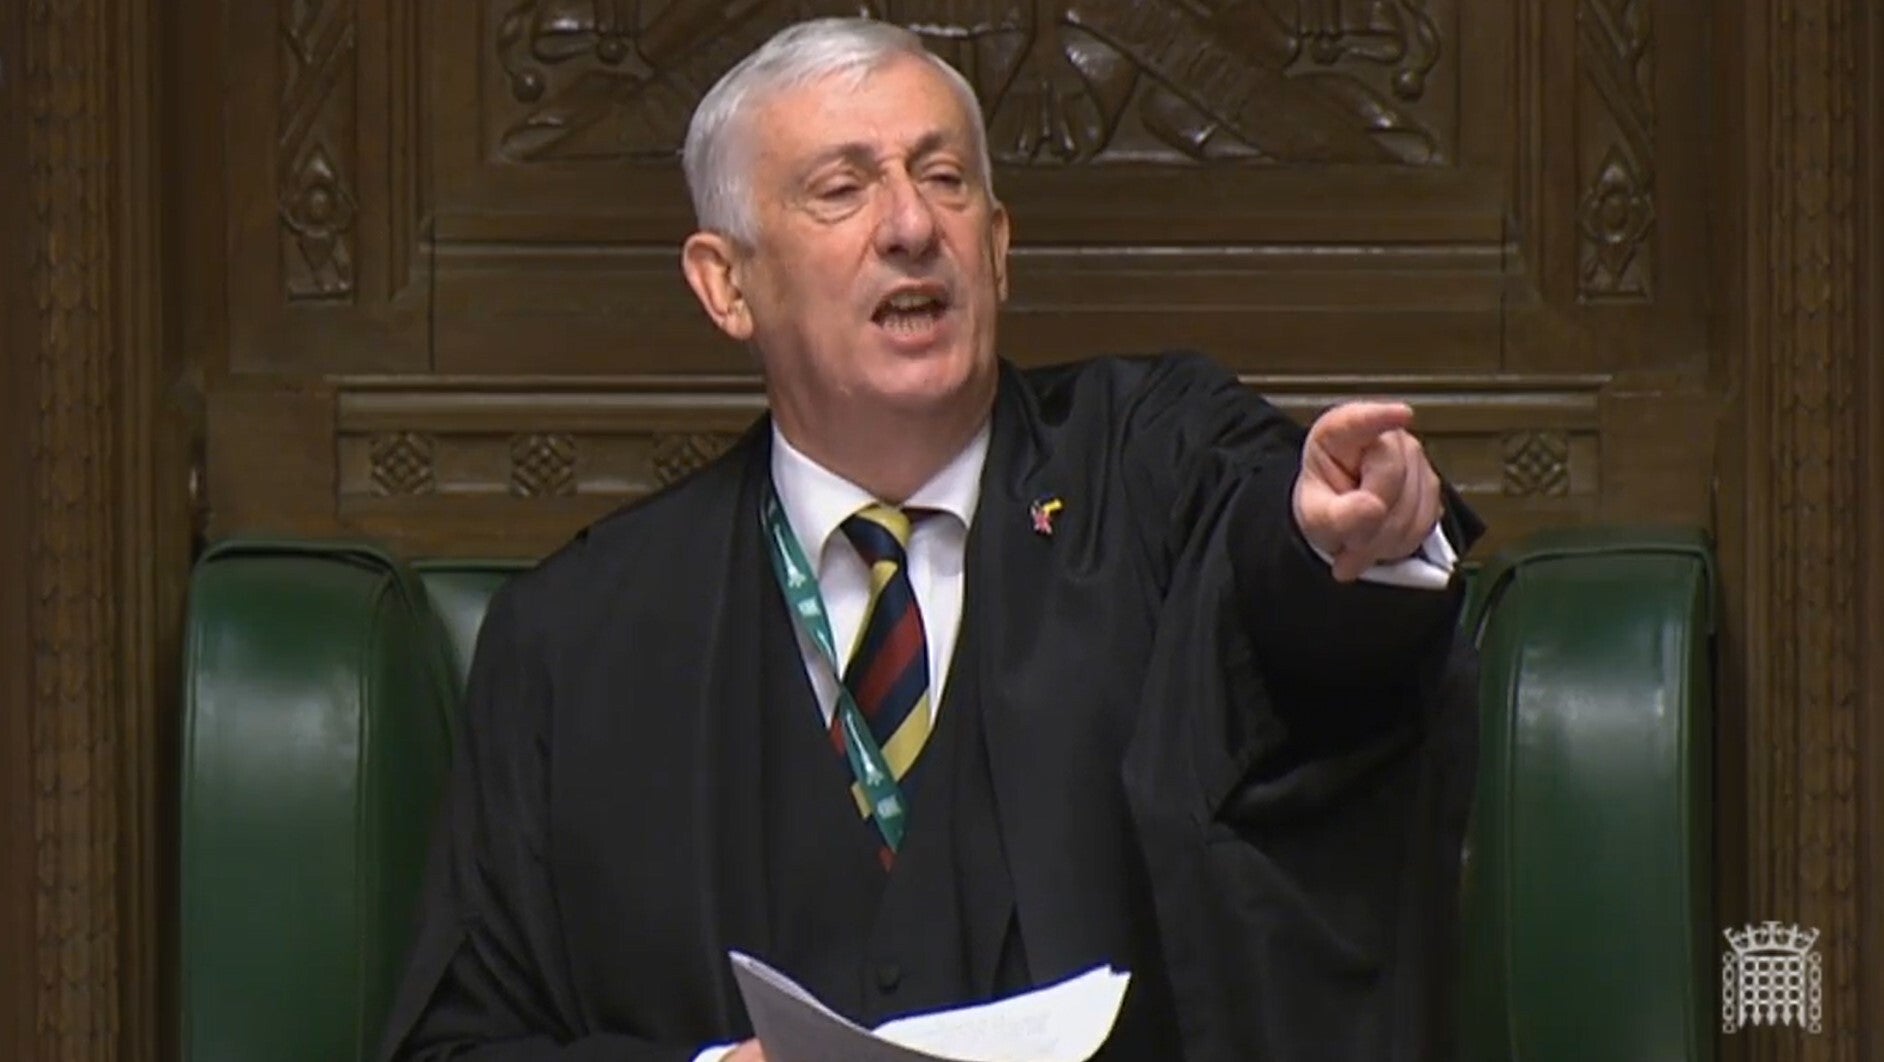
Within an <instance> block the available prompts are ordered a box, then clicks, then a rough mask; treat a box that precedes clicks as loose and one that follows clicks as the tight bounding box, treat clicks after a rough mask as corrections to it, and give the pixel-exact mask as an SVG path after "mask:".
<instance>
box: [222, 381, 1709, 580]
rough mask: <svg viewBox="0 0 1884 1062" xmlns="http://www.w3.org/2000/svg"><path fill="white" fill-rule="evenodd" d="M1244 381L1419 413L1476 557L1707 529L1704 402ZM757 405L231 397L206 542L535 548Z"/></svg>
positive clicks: (680, 386) (383, 391)
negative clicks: (1395, 403) (1684, 526)
mask: <svg viewBox="0 0 1884 1062" xmlns="http://www.w3.org/2000/svg"><path fill="white" fill-rule="evenodd" d="M1248 383H1249V385H1250V386H1251V387H1254V388H1256V389H1257V390H1259V391H1261V392H1262V393H1264V394H1267V395H1268V396H1270V397H1271V398H1272V399H1273V400H1274V401H1275V402H1276V403H1277V404H1278V405H1279V406H1281V407H1282V408H1283V409H1285V410H1287V411H1289V412H1291V413H1292V414H1294V415H1296V416H1297V417H1299V418H1301V419H1303V420H1307V419H1309V418H1312V417H1313V416H1314V415H1315V414H1316V413H1317V412H1319V411H1320V410H1322V409H1324V408H1326V407H1327V406H1329V405H1332V404H1333V403H1335V402H1338V401H1342V400H1344V399H1347V398H1351V397H1355V396H1359V395H1383V394H1384V395H1394V396H1398V397H1402V398H1404V399H1406V400H1408V401H1410V402H1412V403H1414V404H1415V406H1416V407H1417V409H1418V410H1419V417H1420V430H1421V433H1422V435H1423V437H1424V438H1425V440H1426V442H1427V446H1428V449H1429V451H1430V452H1431V453H1432V455H1433V458H1434V460H1435V461H1436V462H1437V463H1438V464H1439V466H1440V467H1441V468H1442V469H1443V470H1444V472H1445V473H1446V476H1447V478H1448V479H1449V480H1450V481H1451V482H1452V483H1453V484H1454V485H1455V486H1456V487H1457V488H1458V489H1459V490H1460V491H1461V492H1462V493H1463V494H1464V495H1465V497H1466V498H1467V499H1468V500H1469V501H1470V502H1471V504H1472V505H1473V506H1474V507H1475V508H1477V509H1478V510H1479V511H1480V512H1481V514H1482V515H1484V516H1485V517H1486V518H1487V519H1488V520H1489V521H1490V522H1491V524H1492V529H1493V530H1492V534H1491V537H1490V538H1489V539H1488V541H1487V546H1486V548H1487V549H1491V548H1496V547H1497V546H1498V545H1499V544H1501V543H1504V542H1509V541H1512V540H1513V539H1515V538H1517V537H1520V536H1522V535H1523V534H1525V533H1526V532H1528V531H1531V530H1534V529H1537V528H1541V527H1546V526H1551V525H1556V524H1562V523H1566V522H1583V521H1589V520H1596V519H1617V518H1619V517H1624V516H1627V515H1630V514H1629V510H1630V509H1632V508H1633V509H1637V510H1639V509H1641V508H1643V507H1644V506H1645V505H1646V504H1648V502H1649V500H1651V499H1652V503H1653V505H1654V506H1655V507H1656V509H1657V513H1656V517H1657V518H1658V519H1660V520H1664V521H1670V522H1677V523H1704V522H1705V521H1706V520H1707V519H1708V506H1709V497H1708V492H1707V490H1706V488H1705V485H1704V484H1699V483H1696V482H1695V481H1694V477H1693V476H1692V473H1691V469H1692V466H1693V465H1694V464H1695V463H1696V462H1704V461H1705V460H1707V458H1708V456H1709V452H1710V451H1709V450H1708V449H1707V448H1705V447H1703V448H1701V449H1697V448H1696V446H1695V445H1693V444H1692V443H1690V444H1684V443H1683V442H1682V441H1681V440H1682V438H1683V437H1686V436H1691V434H1692V433H1691V428H1692V426H1693V425H1694V424H1695V423H1697V422H1699V421H1702V420H1704V419H1705V418H1706V417H1707V416H1709V415H1710V414H1711V410H1712V403H1711V401H1710V400H1709V399H1708V398H1707V397H1706V396H1705V394H1702V393H1700V392H1694V391H1689V392H1683V391H1679V390H1669V389H1667V388H1666V386H1665V385H1664V384H1657V385H1655V386H1654V387H1651V388H1649V389H1647V390H1640V389H1632V385H1631V383H1630V381H1628V380H1626V379H1621V378H1611V377H1605V376H1600V375H1584V376H1549V377H1546V376H1532V377H1503V378H1498V379H1495V380H1486V379H1481V378H1476V377H1470V376H1457V375H1450V376H1434V375H1422V376H1373V377H1355V376H1333V377H1329V376H1271V377H1252V378H1249V379H1248ZM256 386H266V385H256ZM763 405H764V402H763V396H762V395H761V394H760V392H759V390H758V385H757V381H755V380H753V379H751V378H743V379H738V378H732V379H727V380H724V381H720V382H718V383H715V384H713V385H712V386H711V387H702V386H699V385H697V384H687V383H677V384H660V383H656V382H650V381H645V380H637V379H634V378H610V379H594V378H592V379H587V380H582V381H557V380H554V379H551V378H539V379H536V380H532V381H529V382H527V383H526V384H524V385H521V386H512V385H509V384H506V383H505V382H504V381H503V380H502V379H501V378H485V379H474V378H456V379H424V378H405V379H394V378H383V377H382V378H369V379H348V378H340V379H336V380H334V381H333V382H331V383H330V384H327V385H323V386H321V387H318V388H313V389H305V390H288V391H283V390H273V389H271V390H266V391H242V390H231V391H227V392H225V393H223V394H222V395H220V396H219V397H217V398H215V399H214V400H213V401H212V409H211V417H210V426H211V431H212V435H211V439H210V446H211V449H212V452H222V453H228V454H235V453H238V452H240V453H242V454H247V455H250V458H249V459H247V460H240V461H238V460H235V459H230V460H225V461H223V462H220V463H215V462H212V464H211V468H210V480H209V492H210V501H211V513H212V525H211V528H210V531H211V534H212V535H216V534H226V533H230V532H233V531H235V530H237V529H243V530H264V531H270V532H278V533H292V534H304V535H315V536H367V537H372V538H379V539H383V540H386V541H389V542H391V543H393V544H394V545H395V546H396V547H398V548H401V549H404V550H408V551H412V552H414V553H419V554H431V553H449V552H460V551H462V552H470V553H490V552H494V551H495V552H504V553H511V554H519V555H525V556H533V555H538V554H540V553H542V552H544V551H546V550H548V549H551V548H554V547H555V545H557V544H558V543H560V542H561V541H563V540H564V539H566V538H567V537H568V536H569V535H570V534H572V533H574V531H575V530H576V529H577V528H579V527H580V526H581V525H582V524H583V523H585V522H587V521H589V520H592V519H595V518H596V517H598V516H600V515H601V514H603V513H605V512H607V511H608V510H610V509H612V508H614V507H616V506H618V505H621V504H623V503H624V502H627V501H631V500H633V499H635V498H639V497H643V496H645V495H647V494H649V493H651V492H653V491H655V490H659V489H660V488H661V487H663V486H666V485H667V484H669V483H672V482H673V481H675V480H676V479H678V478H680V477H681V476H684V475H686V474H687V473H688V472H691V471H693V470H694V469H695V468H698V467H699V466H700V465H702V464H704V463H705V462H706V461H708V460H710V459H711V458H713V457H714V456H717V455H718V454H719V453H720V452H721V451H723V450H724V449H725V448H726V447H728V446H729V445H731V444H732V442H733V441H734V440H735V439H736V438H737V437H738V436H739V434H740V433H741V432H743V431H744V430H745V429H746V428H747V427H748V426H749V425H750V424H751V423H752V421H753V419H754V418H755V417H757V416H758V414H759V413H760V412H761V411H762V409H763ZM1649 409H1653V410H1655V411H1656V413H1657V416H1647V415H1645V413H1646V411H1647V410H1649ZM1657 417H1659V419H1657Z"/></svg>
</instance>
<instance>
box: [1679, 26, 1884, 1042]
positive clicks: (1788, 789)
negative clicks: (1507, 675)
mask: <svg viewBox="0 0 1884 1062" xmlns="http://www.w3.org/2000/svg"><path fill="white" fill-rule="evenodd" d="M1872 7H1873V5H1871V4H1869V3H1868V2H1866V0H1754V2H1751V3H1747V4H1744V5H1742V4H1728V5H1722V6H1720V7H1719V8H1717V9H1716V10H1717V11H1719V12H1721V18H1722V24H1721V27H1720V28H1721V32H1720V35H1719V41H1720V47H1721V51H1720V54H1719V56H1718V61H1719V64H1720V66H1721V68H1722V69H1723V73H1722V75H1721V76H1720V77H1719V78H1718V79H1717V82H1716V84H1717V86H1719V87H1720V89H1721V92H1720V94H1719V95H1720V98H1719V107H1718V108H1717V113H1718V114H1719V115H1720V116H1721V117H1720V122H1721V127H1720V132H1721V136H1722V138H1723V145H1724V148H1725V151H1726V153H1727V155H1728V158H1727V159H1726V160H1725V161H1727V162H1728V163H1729V168H1728V169H1727V170H1726V171H1725V172H1726V173H1727V177H1726V178H1725V179H1726V180H1727V181H1728V182H1729V184H1730V186H1731V187H1730V189H1729V191H1728V193H1727V195H1726V196H1725V197H1724V203H1725V205H1726V209H1725V210H1724V214H1725V215H1726V216H1727V217H1728V218H1729V219H1730V220H1734V221H1736V222H1737V223H1736V224H1734V225H1732V226H1731V227H1730V228H1727V229H1725V230H1724V231H1725V232H1726V233H1727V235H1726V238H1725V240H1724V241H1723V244H1724V245H1723V246H1722V247H1721V253H1722V255H1723V264H1724V266H1725V269H1724V270H1723V271H1722V273H1721V283H1722V288H1721V292H1722V297H1721V298H1720V300H1719V301H1718V303H1717V305H1718V306H1719V307H1720V308H1721V309H1720V311H1719V312H1720V315H1721V317H1720V320H1719V325H1720V328H1721V332H1720V335H1721V339H1722V344H1721V350H1722V353H1723V355H1724V359H1723V368H1724V371H1725V376H1726V378H1727V383H1728V386H1729V397H1730V405H1729V408H1730V410H1731V413H1730V418H1729V421H1728V423H1727V426H1726V427H1727V430H1726V431H1725V433H1724V440H1725V444H1724V446H1723V450H1722V460H1721V466H1720V479H1721V484H1720V486H1721V489H1720V500H1721V530H1722V543H1721V545H1722V561H1723V578H1724V581H1725V583H1726V588H1727V591H1728V592H1727V599H1726V602H1725V604H1726V609H1727V616H1726V619H1727V623H1726V625H1725V628H1724V630H1725V633H1726V639H1725V643H1724V647H1725V656H1724V668H1723V676H1724V679H1725V681H1724V687H1723V693H1724V697H1725V702H1724V704H1723V712H1722V736H1723V739H1724V740H1725V741H1726V742H1727V744H1726V745H1725V746H1724V752H1725V753H1726V754H1727V756H1728V757H1729V758H1730V759H1737V762H1729V763H1724V764H1723V768H1724V770H1723V780H1727V779H1734V780H1737V781H1740V782H1743V783H1744V786H1743V795H1736V794H1734V793H1732V792H1731V791H1730V792H1729V793H1728V796H1729V800H1728V801H1727V803H1726V804H1724V805H1723V813H1722V817H1721V819H1720V829H1721V842H1722V843H1721V851H1722V855H1723V858H1724V862H1723V871H1724V873H1725V874H1726V875H1727V880H1725V881H1724V883H1723V901H1724V902H1723V905H1722V914H1723V921H1729V920H1733V921H1743V920H1755V921H1757V920H1762V919H1775V920H1778V921H1780V922H1797V923H1800V924H1803V925H1806V926H1811V927H1815V928H1817V929H1818V930H1820V932H1821V936H1820V938H1819V943H1818V950H1819V952H1820V953H1821V955H1822V956H1823V964H1824V967H1823V968H1824V980H1823V1013H1822V1024H1823V1031H1822V1032H1821V1033H1819V1034H1818V1035H1807V1034H1804V1033H1801V1032H1798V1031H1796V1030H1790V1029H1787V1030H1769V1029H1754V1030H1747V1031H1744V1032H1742V1033H1740V1034H1738V1035H1737V1037H1736V1039H1737V1040H1738V1041H1739V1042H1738V1043H1735V1044H1733V1045H1732V1047H1733V1048H1734V1049H1735V1050H1736V1052H1738V1051H1744V1052H1745V1057H1750V1058H1759V1059H1768V1058H1771V1059H1840V1060H1845V1059H1852V1060H1855V1059H1858V1058H1861V1057H1871V1058H1874V1057H1877V1052H1878V1050H1879V1048H1880V1046H1884V1042H1881V1041H1880V1040H1879V1039H1878V1038H1877V1035H1878V1033H1877V1030H1876V1028H1875V1027H1876V1025H1877V1021H1878V1017H1879V1015H1880V1008H1881V1007H1884V996H1880V986H1879V983H1878V982H1879V970H1880V968H1881V967H1884V947H1880V944H1881V941H1880V937H1879V933H1878V920H1877V918H1878V911H1877V905H1878V902H1879V901H1878V898H1877V893H1878V890H1879V889H1880V888H1884V878H1881V877H1880V876H1879V870H1880V862H1879V860H1880V852H1879V843H1878V840H1877V833H1878V830H1879V828H1880V826H1884V820H1880V818H1879V817H1878V808H1879V803H1878V800H1879V797H1878V792H1877V790H1878V785H1879V782H1880V771H1884V756H1880V744H1879V732H1878V726H1879V724H1878V722H1877V720H1878V717H1879V712H1880V711H1884V705H1881V704H1880V700H1879V693H1880V687H1879V684H1878V677H1879V670H1878V665H1877V662H1876V661H1877V657H1878V655H1879V650H1880V647H1879V646H1878V645H1877V644H1876V638H1877V636H1878V635H1879V634H1880V633H1884V625H1880V624H1879V623H1878V620H1877V616H1878V611H1877V605H1878V603H1879V602H1880V600H1881V595H1880V594H1879V591H1878V577H1879V572H1878V566H1879V562H1880V560H1881V559H1884V537H1881V536H1880V530H1879V528H1880V520H1879V505H1880V499H1879V494H1880V478H1881V477H1884V461H1881V460H1880V456H1881V455H1880V450H1879V443H1878V434H1877V432H1878V424H1877V418H1878V414H1879V406H1878V394H1879V393H1878V381H1877V374H1876V372H1875V369H1874V368H1873V366H1872V362H1873V361H1874V360H1875V359H1876V358H1877V356H1878V355H1879V353H1880V351H1879V347H1878V341H1879V338H1880V337H1879V335H1878V332H1877V321H1878V318H1877V315H1876V303H1877V300H1878V281H1879V279H1880V278H1879V273H1878V270H1877V241H1876V239H1875V233H1876V227H1875V226H1876V210H1877V207H1878V204H1879V190H1878V187H1877V183H1878V170H1877V168H1876V164H1875V159H1876V150H1875V149H1876V136H1877V134H1876V122H1875V119H1876V116H1877V108H1876V102H1877V101H1876V97H1875V92H1876V84H1877V83H1876V81H1875V75H1874V74H1873V73H1872V70H1873V67H1874V65H1875V62H1876V61H1877V59H1879V58H1880V54H1879V52H1880V50H1879V47H1878V31H1879V19H1878V16H1877V14H1875V13H1874V12H1873V11H1872ZM1867 599H1868V601H1869V604H1868V606H1867ZM1731 788H1732V787H1731V786H1730V790H1731ZM1867 1038H1868V1039H1867Z"/></svg>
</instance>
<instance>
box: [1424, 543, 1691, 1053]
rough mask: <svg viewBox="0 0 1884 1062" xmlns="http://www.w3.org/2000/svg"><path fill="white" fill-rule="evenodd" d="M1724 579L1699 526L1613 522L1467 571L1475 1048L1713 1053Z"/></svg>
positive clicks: (1468, 941) (1468, 994)
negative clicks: (1471, 656)
mask: <svg viewBox="0 0 1884 1062" xmlns="http://www.w3.org/2000/svg"><path fill="white" fill-rule="evenodd" d="M1714 587H1715V581H1714V572H1713V565H1712V561H1711V559H1710V554H1709V551H1708V548H1707V545H1706V543H1705V541H1704V540H1703V539H1702V538H1701V536H1700V535H1699V534H1698V533H1692V532H1688V533H1671V532H1660V533H1649V532H1635V531H1621V530H1601V529H1599V530H1582V531H1575V532H1554V533H1551V534H1546V535H1540V536H1537V537H1535V538H1533V539H1531V540H1530V541H1528V542H1527V543H1525V545H1524V547H1523V548H1522V549H1519V550H1514V551H1512V552H1509V553H1507V554H1505V555H1502V556H1500V557H1498V558H1497V559H1495V560H1494V561H1493V562H1492V563H1491V564H1490V565H1488V566H1487V567H1486V569H1485V570H1484V571H1483V572H1481V573H1479V575H1478V577H1477V579H1476V580H1475V582H1474V585H1473V587H1472V594H1471V598H1470V601H1469V602H1468V606H1467V609H1466V613H1465V617H1464V620H1463V622H1464V623H1465V625H1466V631H1467V632H1468V633H1470V634H1471V635H1472V636H1473V637H1474V638H1476V639H1477V641H1478V646H1479V652H1480V667H1481V675H1480V696H1479V709H1480V718H1479V742H1480V747H1479V775H1478V787H1477V792H1476V801H1475V805H1474V810H1473V820H1472V826H1471V830H1470V833H1469V837H1468V842H1467V859H1466V867H1465V878H1464V889H1463V894H1464V904H1465V909H1464V912H1463V913H1464V918H1463V922H1464V938H1465V945H1464V954H1463V956H1462V960H1463V961H1462V967H1463V971H1464V983H1463V991H1462V992H1461V993H1460V995H1459V999H1460V1001H1461V1004H1462V1007H1463V1011H1462V1013H1461V1015H1460V1019H1459V1027H1460V1033H1461V1037H1462V1046H1463V1048H1464V1050H1463V1051H1462V1052H1461V1053H1462V1055H1463V1057H1464V1058H1465V1059H1466V1060H1467V1062H1503V1060H1521V1062H1548V1060H1555V1059H1564V1060H1575V1062H1586V1060H1588V1059H1593V1058H1604V1059H1609V1058H1614V1059H1690V1060H1693V1059H1700V1060H1707V1059H1712V1058H1713V1057H1714V1034H1713V1028H1714V1018H1713V1016H1714V1014H1715V1012H1716V1008H1717V1007H1718V1005H1719V997H1718V995H1717V994H1716V993H1717V991H1718V988H1717V982H1716V979H1715V978H1714V976H1713V972H1712V971H1713V969H1714V965H1713V964H1714V962H1715V959H1714V947H1715V941H1716V940H1717V939H1718V938H1717V937H1716V936H1715V933H1714V919H1713V912H1712V904H1711V902H1710V896H1711V883H1712V880H1713V861H1712V852H1713V845H1712V838H1713V785H1712V767H1713V727H1714V720H1713V712H1712V705H1713V699H1712V685H1711V679H1712V675H1713V658H1712V650H1713V636H1714V604H1713V594H1714Z"/></svg>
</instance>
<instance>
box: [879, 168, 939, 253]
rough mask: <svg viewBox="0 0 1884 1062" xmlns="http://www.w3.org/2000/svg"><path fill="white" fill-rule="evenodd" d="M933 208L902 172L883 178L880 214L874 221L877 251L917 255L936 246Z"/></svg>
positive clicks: (919, 189) (920, 190) (913, 182)
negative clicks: (881, 211)
mask: <svg viewBox="0 0 1884 1062" xmlns="http://www.w3.org/2000/svg"><path fill="white" fill-rule="evenodd" d="M935 230H936V224H935V208H934V206H933V205H932V204H930V202H929V200H928V199H926V198H924V196H923V194H922V189H921V188H920V187H918V186H917V184H916V182H915V181H913V180H911V179H910V178H909V177H908V176H907V175H905V174H896V175H894V176H892V177H891V178H890V179H889V180H887V181H885V182H884V201H883V216H882V217H881V218H879V219H878V221H877V253H879V254H881V255H883V256H884V257H886V258H887V257H891V256H904V257H910V258H920V257H923V256H924V255H927V254H928V253H929V251H930V250H931V249H932V248H934V246H935Z"/></svg>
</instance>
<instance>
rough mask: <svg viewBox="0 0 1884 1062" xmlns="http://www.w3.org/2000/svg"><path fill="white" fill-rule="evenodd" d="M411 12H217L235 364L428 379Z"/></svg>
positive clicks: (407, 6)
mask: <svg viewBox="0 0 1884 1062" xmlns="http://www.w3.org/2000/svg"><path fill="white" fill-rule="evenodd" d="M418 8H419V5H418V4H417V3H414V2H410V0H404V2H390V0H253V2H245V3H240V4H229V5H227V6H226V9H225V10H226V16H225V17H226V23H225V26H224V34H225V36H226V39H227V41H228V46H227V47H228V50H227V56H226V63H227V79H228V80H227V83H228V84H229V85H230V86H232V88H231V90H230V91H229V92H228V94H227V96H226V98H225V99H224V100H223V101H222V102H223V108H222V109H223V111H224V114H225V119H224V121H225V124H224V130H225V143H224V151H225V153H226V157H227V165H228V170H227V172H226V174H218V175H217V176H218V178H219V179H226V181H227V182H228V203H227V211H228V217H227V223H228V228H227V240H226V254H227V259H226V266H225V272H224V281H225V290H226V297H227V301H228V322H227V324H228V331H229V340H230V349H229V351H228V361H229V363H230V364H231V365H232V366H233V367H235V368H238V369H245V370H281V371H300V372H308V371H312V372H321V371H334V370H340V369H346V368H353V369H366V368H369V367H370V368H400V369H405V370H409V371H421V370H423V369H425V368H426V366H427V363H428V351H429V346H430V330H429V327H428V322H427V318H426V313H427V304H428V301H429V291H428V285H427V284H426V283H425V278H426V275H427V271H428V260H427V259H428V256H427V255H426V254H425V253H424V251H423V249H422V240H421V232H422V228H423V225H424V224H425V214H426V211H427V209H428V207H427V205H426V201H425V197H426V182H425V180H424V179H423V168H424V165H425V160H424V156H425V154H426V151H427V148H426V146H425V142H424V134H423V132H422V124H421V116H422V110H421V106H420V99H421V82H420V67H421V65H422V49H423V47H424V45H423V42H422V40H421V38H420V34H419V28H418ZM211 39H214V38H213V37H212V38H211Z"/></svg>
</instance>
